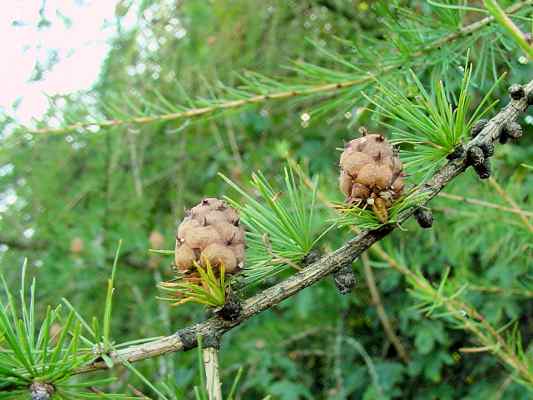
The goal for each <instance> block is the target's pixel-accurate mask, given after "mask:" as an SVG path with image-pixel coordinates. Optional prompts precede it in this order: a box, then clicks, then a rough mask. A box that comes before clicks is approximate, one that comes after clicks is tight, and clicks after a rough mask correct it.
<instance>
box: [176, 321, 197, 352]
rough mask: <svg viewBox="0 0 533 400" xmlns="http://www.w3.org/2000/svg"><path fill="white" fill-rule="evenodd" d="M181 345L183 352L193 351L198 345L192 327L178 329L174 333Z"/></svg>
mask: <svg viewBox="0 0 533 400" xmlns="http://www.w3.org/2000/svg"><path fill="white" fill-rule="evenodd" d="M176 335H178V336H179V338H180V340H181V343H182V344H183V351H187V350H190V349H194V348H195V347H196V346H197V345H198V337H197V335H198V333H197V331H196V329H195V327H194V326H189V327H187V328H183V329H180V330H179V331H177V332H176Z"/></svg>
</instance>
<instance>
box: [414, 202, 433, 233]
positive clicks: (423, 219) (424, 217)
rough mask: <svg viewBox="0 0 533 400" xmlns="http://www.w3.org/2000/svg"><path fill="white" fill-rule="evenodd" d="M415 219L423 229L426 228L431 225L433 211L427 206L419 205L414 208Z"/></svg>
mask: <svg viewBox="0 0 533 400" xmlns="http://www.w3.org/2000/svg"><path fill="white" fill-rule="evenodd" d="M414 215H415V219H416V222H418V225H420V227H421V228H423V229H428V228H431V227H432V226H433V213H432V212H431V210H430V209H429V208H426V207H419V208H417V209H416V210H415V213H414Z"/></svg>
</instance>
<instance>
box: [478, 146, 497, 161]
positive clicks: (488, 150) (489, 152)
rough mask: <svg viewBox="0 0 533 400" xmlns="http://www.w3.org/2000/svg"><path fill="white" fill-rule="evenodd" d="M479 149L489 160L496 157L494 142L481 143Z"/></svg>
mask: <svg viewBox="0 0 533 400" xmlns="http://www.w3.org/2000/svg"><path fill="white" fill-rule="evenodd" d="M479 148H480V149H481V150H482V151H483V155H484V156H485V158H489V157H492V156H493V155H494V143H492V142H485V143H481V144H480V145H479Z"/></svg>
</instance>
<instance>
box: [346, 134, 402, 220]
mask: <svg viewBox="0 0 533 400" xmlns="http://www.w3.org/2000/svg"><path fill="white" fill-rule="evenodd" d="M340 167H341V174H340V180H339V186H340V189H341V191H342V192H343V193H344V194H345V195H346V202H347V203H348V204H350V205H353V206H357V207H361V208H363V207H367V206H371V207H372V210H373V211H374V212H375V214H376V215H377V217H378V218H379V220H380V221H381V222H383V223H386V222H387V220H388V211H387V209H388V208H389V207H390V206H391V205H392V203H393V202H394V200H396V199H398V198H399V197H400V196H401V195H402V193H403V188H404V181H403V179H404V174H403V172H402V170H403V166H402V163H401V161H400V157H399V156H398V154H397V153H396V151H395V150H394V149H393V147H392V146H391V144H390V143H389V142H388V141H387V139H385V137H384V136H382V135H379V134H366V131H364V132H363V136H362V137H360V138H358V139H354V140H352V141H350V142H349V143H348V144H347V145H346V148H345V149H344V151H343V153H342V154H341V159H340Z"/></svg>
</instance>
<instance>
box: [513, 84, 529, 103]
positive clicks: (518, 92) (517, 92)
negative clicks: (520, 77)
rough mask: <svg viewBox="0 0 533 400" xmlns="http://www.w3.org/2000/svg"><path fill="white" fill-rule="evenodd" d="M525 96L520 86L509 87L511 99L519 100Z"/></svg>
mask: <svg viewBox="0 0 533 400" xmlns="http://www.w3.org/2000/svg"><path fill="white" fill-rule="evenodd" d="M525 95H526V92H525V90H524V87H523V86H522V85H519V84H516V83H515V84H514V85H511V86H509V96H511V99H513V100H520V99H522V98H523V97H524V96H525Z"/></svg>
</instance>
